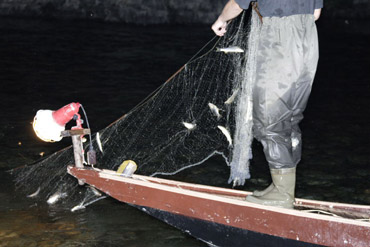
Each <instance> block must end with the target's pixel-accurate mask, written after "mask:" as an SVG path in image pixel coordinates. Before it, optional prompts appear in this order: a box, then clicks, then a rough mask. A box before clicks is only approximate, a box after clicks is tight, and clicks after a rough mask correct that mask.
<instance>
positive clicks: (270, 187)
mask: <svg viewBox="0 0 370 247" xmlns="http://www.w3.org/2000/svg"><path fill="white" fill-rule="evenodd" d="M274 188H275V185H274V183H271V184H270V185H269V187H267V188H266V189H264V190H255V191H253V196H263V195H266V194H267V193H268V192H270V191H271V190H273V189H274Z"/></svg>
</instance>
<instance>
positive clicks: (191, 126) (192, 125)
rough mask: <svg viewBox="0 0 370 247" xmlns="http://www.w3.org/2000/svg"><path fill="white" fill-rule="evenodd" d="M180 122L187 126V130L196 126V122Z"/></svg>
mask: <svg viewBox="0 0 370 247" xmlns="http://www.w3.org/2000/svg"><path fill="white" fill-rule="evenodd" d="M182 124H183V125H184V126H185V128H187V129H188V130H193V129H195V127H196V126H197V125H196V124H193V123H187V122H182Z"/></svg>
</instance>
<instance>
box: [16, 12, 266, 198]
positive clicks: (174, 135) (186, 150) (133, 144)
mask: <svg viewBox="0 0 370 247" xmlns="http://www.w3.org/2000/svg"><path fill="white" fill-rule="evenodd" d="M252 12H253V11H252ZM259 25H260V22H259V19H258V16H257V15H256V14H254V13H253V14H251V13H243V14H242V15H240V16H239V17H238V18H237V19H234V20H233V21H232V22H230V23H229V25H228V32H227V33H226V35H225V36H224V37H221V38H214V39H213V40H211V41H210V42H209V43H208V44H207V45H205V46H204V47H203V49H201V51H200V52H198V53H197V54H196V55H195V56H194V57H193V58H192V59H190V61H189V62H188V63H186V64H185V65H184V66H183V67H182V68H181V69H180V70H179V71H178V72H177V73H175V74H174V75H173V76H172V77H171V78H169V79H168V80H167V81H166V82H165V83H164V84H163V85H162V86H161V87H160V88H158V89H157V90H156V91H155V92H153V93H152V94H151V95H150V96H148V97H147V98H146V99H145V100H144V101H143V102H142V103H140V104H139V105H137V106H136V107H135V108H134V109H132V110H131V111H130V112H128V113H127V114H126V115H124V116H122V117H121V118H120V119H118V120H117V121H115V122H113V123H112V124H111V125H109V126H108V127H106V128H105V129H103V130H101V131H99V136H100V138H99V139H100V141H101V144H102V149H103V151H102V152H98V154H97V166H98V167H99V168H105V169H111V170H116V169H117V168H118V166H119V165H120V164H121V163H122V162H123V161H124V160H134V161H135V162H136V163H137V164H138V170H137V173H139V174H143V175H150V176H156V175H160V174H161V175H172V174H175V173H178V172H179V171H182V170H184V169H186V168H190V167H193V166H196V165H199V164H202V163H203V162H205V161H206V160H207V159H209V158H210V157H212V156H215V155H220V156H222V157H223V159H224V160H225V163H226V164H227V165H228V166H230V170H231V171H230V178H229V183H231V182H233V184H234V185H243V184H244V181H245V179H248V178H249V177H250V174H249V159H250V158H251V156H252V154H251V148H250V145H251V142H252V132H251V128H252V101H251V94H252V85H253V83H252V82H253V76H254V73H253V72H254V66H255V55H254V54H255V49H256V44H257V40H258V30H259ZM224 48H227V49H226V50H224ZM97 142H98V140H97V135H96V134H93V140H92V144H93V146H94V148H95V150H99V147H98V143H97ZM85 145H86V147H85V148H86V149H88V147H87V145H88V143H86V144H85ZM73 163H74V160H73V150H72V147H67V148H65V149H63V150H61V151H59V152H56V153H54V154H52V155H51V156H49V157H47V158H46V159H44V160H42V161H39V162H37V163H36V164H32V165H29V166H24V167H21V168H17V169H14V170H13V171H12V172H13V173H14V175H15V181H16V185H17V187H18V188H22V189H24V190H25V191H26V193H27V194H31V193H33V192H35V191H37V190H38V191H39V193H38V197H39V198H43V199H45V200H46V199H48V198H49V199H50V197H51V196H52V195H53V194H55V193H59V195H60V196H61V197H65V199H63V202H64V203H66V202H67V201H69V200H76V199H80V200H81V198H83V200H84V201H86V200H87V199H86V198H93V197H94V193H93V191H92V190H91V189H87V190H82V189H81V188H80V189H76V188H77V187H78V184H77V182H76V179H74V178H73V177H72V176H70V175H69V174H67V173H66V168H67V166H68V165H71V164H73Z"/></svg>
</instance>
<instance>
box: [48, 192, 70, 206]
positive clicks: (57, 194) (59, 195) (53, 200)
mask: <svg viewBox="0 0 370 247" xmlns="http://www.w3.org/2000/svg"><path fill="white" fill-rule="evenodd" d="M65 197H67V193H65V192H59V191H58V192H55V193H54V194H53V195H52V196H50V197H49V199H48V200H47V201H46V202H47V203H48V204H50V205H52V204H54V203H56V202H57V201H59V200H60V199H62V198H65Z"/></svg>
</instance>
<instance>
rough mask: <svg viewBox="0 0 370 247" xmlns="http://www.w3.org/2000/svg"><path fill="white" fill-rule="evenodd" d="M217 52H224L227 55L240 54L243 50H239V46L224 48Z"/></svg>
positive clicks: (218, 49)
mask: <svg viewBox="0 0 370 247" xmlns="http://www.w3.org/2000/svg"><path fill="white" fill-rule="evenodd" d="M216 51H218V52H225V53H226V54H227V53H242V52H244V50H243V49H242V48H240V47H239V46H230V47H224V48H217V50H216Z"/></svg>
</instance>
